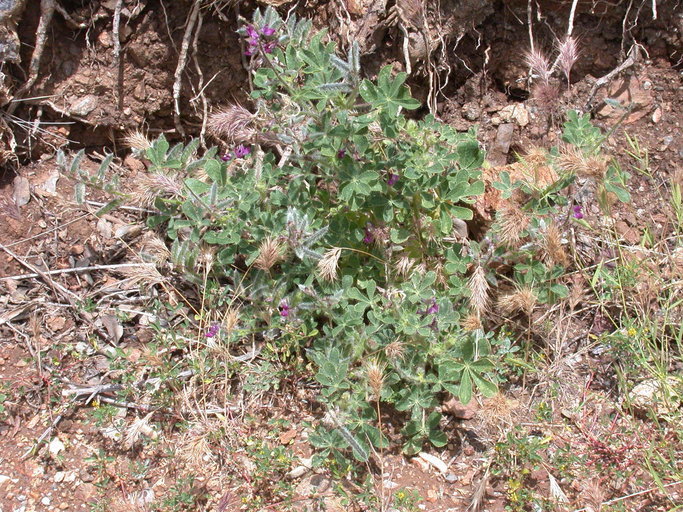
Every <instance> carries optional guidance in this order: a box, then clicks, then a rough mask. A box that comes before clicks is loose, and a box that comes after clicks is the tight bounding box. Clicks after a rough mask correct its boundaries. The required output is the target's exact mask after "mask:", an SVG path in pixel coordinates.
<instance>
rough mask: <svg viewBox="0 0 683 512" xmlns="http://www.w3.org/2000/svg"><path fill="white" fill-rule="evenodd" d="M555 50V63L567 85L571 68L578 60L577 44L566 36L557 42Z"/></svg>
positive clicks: (573, 38) (572, 38) (573, 39)
mask: <svg viewBox="0 0 683 512" xmlns="http://www.w3.org/2000/svg"><path fill="white" fill-rule="evenodd" d="M557 50H558V57H557V62H558V64H559V66H560V69H561V70H562V73H564V76H565V78H566V79H567V83H569V80H570V76H571V71H572V68H573V67H574V64H576V61H577V60H579V43H578V41H577V40H576V38H575V37H572V36H567V37H566V38H564V40H562V41H558V43H557Z"/></svg>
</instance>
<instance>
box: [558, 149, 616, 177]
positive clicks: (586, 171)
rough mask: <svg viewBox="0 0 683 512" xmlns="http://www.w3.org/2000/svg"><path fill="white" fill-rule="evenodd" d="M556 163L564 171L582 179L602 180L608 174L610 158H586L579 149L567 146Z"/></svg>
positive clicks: (600, 156)
mask: <svg viewBox="0 0 683 512" xmlns="http://www.w3.org/2000/svg"><path fill="white" fill-rule="evenodd" d="M555 163H556V165H557V167H559V168H560V169H561V170H562V171H565V172H568V173H571V174H575V175H577V176H578V177H580V178H593V179H596V180H601V179H603V178H604V177H605V173H606V172H607V167H608V164H609V158H607V157H606V156H604V155H592V156H586V155H584V154H583V152H582V151H581V150H580V149H579V148H577V147H575V146H572V145H567V146H564V147H563V148H562V149H561V150H560V156H558V157H557V159H556V160H555Z"/></svg>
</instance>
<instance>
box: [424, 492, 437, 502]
mask: <svg viewBox="0 0 683 512" xmlns="http://www.w3.org/2000/svg"><path fill="white" fill-rule="evenodd" d="M438 499H439V495H438V494H437V493H436V491H435V490H434V489H429V490H428V491H427V501H428V502H430V503H434V502H435V501H436V500H438Z"/></svg>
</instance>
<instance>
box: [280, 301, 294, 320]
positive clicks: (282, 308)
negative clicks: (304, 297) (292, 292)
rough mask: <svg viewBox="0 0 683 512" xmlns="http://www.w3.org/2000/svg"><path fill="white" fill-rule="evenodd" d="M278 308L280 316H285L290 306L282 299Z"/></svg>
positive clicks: (287, 314)
mask: <svg viewBox="0 0 683 512" xmlns="http://www.w3.org/2000/svg"><path fill="white" fill-rule="evenodd" d="M278 309H279V310H280V316H281V317H283V318H287V317H288V316H289V310H290V309H291V308H290V307H289V304H287V301H286V300H284V299H282V302H280V305H279V306H278Z"/></svg>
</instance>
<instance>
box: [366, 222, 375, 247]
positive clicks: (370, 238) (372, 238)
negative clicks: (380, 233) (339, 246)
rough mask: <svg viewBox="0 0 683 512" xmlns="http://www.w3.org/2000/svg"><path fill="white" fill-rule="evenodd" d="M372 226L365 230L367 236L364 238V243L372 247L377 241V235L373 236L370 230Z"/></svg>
mask: <svg viewBox="0 0 683 512" xmlns="http://www.w3.org/2000/svg"><path fill="white" fill-rule="evenodd" d="M371 227H372V226H370V227H367V228H365V236H364V237H363V243H364V244H367V245H370V244H371V243H372V242H374V241H375V235H373V234H372V231H371V230H370V228H371Z"/></svg>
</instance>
